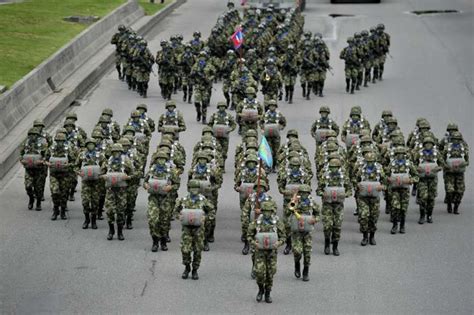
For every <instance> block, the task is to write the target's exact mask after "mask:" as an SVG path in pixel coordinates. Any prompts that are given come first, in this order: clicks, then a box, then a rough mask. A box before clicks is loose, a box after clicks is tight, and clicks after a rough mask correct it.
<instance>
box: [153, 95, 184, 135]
mask: <svg viewBox="0 0 474 315" xmlns="http://www.w3.org/2000/svg"><path fill="white" fill-rule="evenodd" d="M165 107H166V112H165V113H163V114H161V116H160V118H159V119H158V132H161V133H162V132H163V131H164V128H165V127H173V128H175V129H176V130H175V139H176V140H178V139H179V133H180V132H183V131H185V130H186V123H185V122H184V117H183V114H182V113H181V112H180V111H179V110H177V109H176V102H175V101H173V100H169V101H167V102H166V105H165Z"/></svg>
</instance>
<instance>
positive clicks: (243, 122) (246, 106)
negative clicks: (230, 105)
mask: <svg viewBox="0 0 474 315" xmlns="http://www.w3.org/2000/svg"><path fill="white" fill-rule="evenodd" d="M245 92H246V94H247V97H246V98H245V99H244V100H243V101H242V102H240V103H239V105H238V107H237V124H239V134H245V133H246V132H247V130H249V129H257V126H258V121H259V120H260V117H262V115H263V108H262V105H261V104H260V102H259V101H258V100H257V99H256V98H255V97H256V96H257V94H256V92H255V89H254V88H253V87H248V88H247V89H246V90H245ZM244 110H257V117H253V118H248V117H246V116H245V112H244Z"/></svg>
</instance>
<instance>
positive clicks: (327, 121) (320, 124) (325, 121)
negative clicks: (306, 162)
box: [311, 106, 339, 156]
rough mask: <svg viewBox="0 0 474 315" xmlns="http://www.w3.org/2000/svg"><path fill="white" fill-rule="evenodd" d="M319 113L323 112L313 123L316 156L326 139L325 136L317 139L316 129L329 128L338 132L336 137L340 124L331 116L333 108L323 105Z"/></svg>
mask: <svg viewBox="0 0 474 315" xmlns="http://www.w3.org/2000/svg"><path fill="white" fill-rule="evenodd" d="M319 113H320V114H321V117H320V118H319V119H316V120H315V121H314V122H313V125H311V136H312V137H313V138H314V140H316V153H315V156H317V155H318V147H319V146H320V145H321V144H322V143H323V142H324V141H325V140H326V138H325V137H322V138H321V139H320V140H318V139H317V137H316V131H317V130H321V129H327V130H334V131H335V133H336V137H337V136H338V135H339V126H338V125H337V123H336V122H335V121H334V120H332V119H331V118H329V114H330V113H331V110H330V109H329V107H327V106H321V108H320V109H319Z"/></svg>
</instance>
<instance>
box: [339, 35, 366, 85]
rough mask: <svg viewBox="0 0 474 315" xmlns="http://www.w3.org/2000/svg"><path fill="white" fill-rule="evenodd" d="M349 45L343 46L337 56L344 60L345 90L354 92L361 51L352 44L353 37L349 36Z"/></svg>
mask: <svg viewBox="0 0 474 315" xmlns="http://www.w3.org/2000/svg"><path fill="white" fill-rule="evenodd" d="M347 43H348V44H349V46H347V47H345V48H344V49H343V50H342V51H341V54H340V55H339V58H340V59H342V60H344V62H345V73H346V92H347V93H349V89H350V92H351V94H354V89H355V87H356V85H357V81H358V76H359V69H360V65H361V63H360V58H361V55H362V54H361V51H360V49H358V48H357V46H356V45H354V43H355V42H354V38H352V37H350V38H348V39H347Z"/></svg>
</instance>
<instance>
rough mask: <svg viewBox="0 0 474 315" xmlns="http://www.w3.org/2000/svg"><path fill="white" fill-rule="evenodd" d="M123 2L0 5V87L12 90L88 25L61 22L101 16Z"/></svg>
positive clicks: (51, 0)
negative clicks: (15, 84) (77, 16)
mask: <svg viewBox="0 0 474 315" xmlns="http://www.w3.org/2000/svg"><path fill="white" fill-rule="evenodd" d="M124 2H125V0H27V1H25V2H22V3H13V4H5V5H0V85H6V86H9V87H11V86H12V85H13V84H14V83H15V82H16V81H18V80H19V79H21V78H22V77H23V76H25V75H26V74H27V73H28V72H30V71H31V70H33V69H34V68H35V67H36V66H38V65H39V64H40V63H41V62H43V61H44V60H45V59H47V58H48V57H49V56H51V55H52V54H53V53H54V52H56V51H57V50H58V49H59V48H61V47H62V46H64V45H65V44H67V43H68V42H69V41H70V40H71V39H72V38H73V37H74V36H76V35H77V34H79V33H80V32H81V31H83V30H84V29H85V28H87V27H88V25H82V24H77V23H71V22H66V21H63V20H62V19H63V18H64V17H66V16H70V15H96V16H99V17H103V16H105V15H107V14H108V13H109V12H110V11H112V10H113V9H115V8H116V7H118V6H120V5H121V4H123V3H124Z"/></svg>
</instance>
